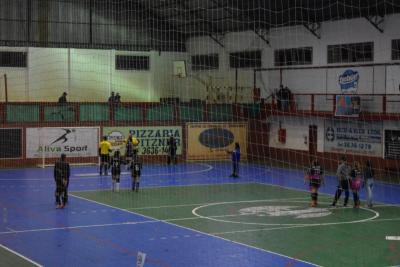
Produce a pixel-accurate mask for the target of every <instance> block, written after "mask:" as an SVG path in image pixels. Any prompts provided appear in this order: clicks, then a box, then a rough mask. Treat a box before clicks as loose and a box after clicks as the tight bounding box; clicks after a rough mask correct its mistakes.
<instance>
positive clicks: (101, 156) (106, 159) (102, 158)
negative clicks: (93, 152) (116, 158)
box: [100, 155, 110, 163]
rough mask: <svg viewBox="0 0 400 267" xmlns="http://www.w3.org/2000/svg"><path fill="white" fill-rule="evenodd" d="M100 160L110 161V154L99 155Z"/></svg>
mask: <svg viewBox="0 0 400 267" xmlns="http://www.w3.org/2000/svg"><path fill="white" fill-rule="evenodd" d="M100 161H101V162H106V163H108V162H110V156H109V155H100Z"/></svg>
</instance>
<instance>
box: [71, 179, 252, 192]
mask: <svg viewBox="0 0 400 267" xmlns="http://www.w3.org/2000/svg"><path fill="white" fill-rule="evenodd" d="M250 184H257V183H254V182H246V181H243V182H237V183H212V184H182V185H157V186H149V185H145V186H143V187H140V188H141V189H144V190H153V189H159V188H174V187H193V186H210V185H213V186H223V185H250ZM130 190H131V189H129V188H122V191H130ZM103 191H111V189H108V188H107V189H88V190H79V191H75V190H74V191H71V193H83V192H103Z"/></svg>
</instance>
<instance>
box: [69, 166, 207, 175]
mask: <svg viewBox="0 0 400 267" xmlns="http://www.w3.org/2000/svg"><path fill="white" fill-rule="evenodd" d="M197 164H198V165H201V166H206V167H207V168H205V169H202V170H196V171H180V172H165V173H154V174H150V173H149V174H143V175H142V176H164V175H167V176H168V175H180V174H196V173H203V172H208V171H211V170H212V169H213V166H211V165H210V164H207V163H197ZM122 174H123V175H126V174H130V172H121V175H122ZM74 176H75V177H92V176H96V177H94V178H98V176H99V173H97V172H96V173H78V174H75V175H74Z"/></svg>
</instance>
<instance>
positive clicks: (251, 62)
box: [229, 50, 261, 69]
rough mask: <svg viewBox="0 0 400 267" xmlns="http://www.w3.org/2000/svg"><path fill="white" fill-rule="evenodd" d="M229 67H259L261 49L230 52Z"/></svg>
mask: <svg viewBox="0 0 400 267" xmlns="http://www.w3.org/2000/svg"><path fill="white" fill-rule="evenodd" d="M229 63H230V66H231V68H234V69H236V68H261V50H257V51H246V52H237V53H230V55H229Z"/></svg>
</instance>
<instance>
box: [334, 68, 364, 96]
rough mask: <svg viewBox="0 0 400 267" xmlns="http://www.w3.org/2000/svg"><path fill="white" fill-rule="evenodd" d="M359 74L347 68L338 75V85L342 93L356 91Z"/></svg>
mask: <svg viewBox="0 0 400 267" xmlns="http://www.w3.org/2000/svg"><path fill="white" fill-rule="evenodd" d="M359 79H360V75H359V74H358V72H357V71H355V70H351V69H348V70H346V71H345V72H343V74H342V75H340V76H339V85H340V89H341V90H342V93H350V92H356V91H357V89H358V80H359Z"/></svg>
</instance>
